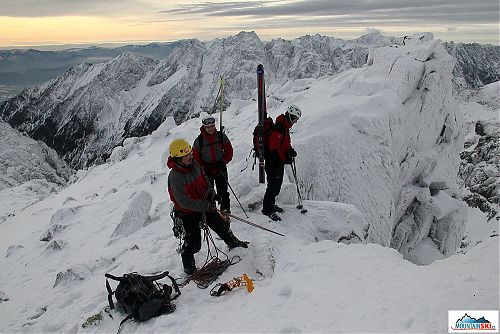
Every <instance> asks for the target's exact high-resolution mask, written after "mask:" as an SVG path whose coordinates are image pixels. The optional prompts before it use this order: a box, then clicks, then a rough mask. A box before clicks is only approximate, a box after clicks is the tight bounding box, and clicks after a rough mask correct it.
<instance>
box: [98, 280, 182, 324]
mask: <svg viewBox="0 0 500 334" xmlns="http://www.w3.org/2000/svg"><path fill="white" fill-rule="evenodd" d="M104 276H106V278H109V279H112V280H115V281H118V282H119V283H118V286H117V287H116V290H115V291H113V290H112V289H111V286H110V284H109V282H108V280H107V279H106V289H107V290H108V302H109V307H110V309H114V308H115V304H114V303H113V297H112V296H113V294H114V295H115V297H116V300H117V302H118V304H119V305H121V306H122V307H123V309H124V310H125V312H127V313H129V315H128V316H127V317H125V319H123V320H122V321H121V322H120V327H119V329H118V331H120V328H121V326H122V324H123V323H124V322H125V321H127V320H129V319H131V318H134V319H135V320H137V321H146V320H149V319H151V318H153V317H157V316H159V315H162V314H165V313H172V312H174V311H175V305H174V304H172V301H173V300H174V299H176V298H177V297H179V296H180V294H181V292H180V290H179V286H178V285H177V282H176V281H175V279H174V278H173V277H172V276H170V275H169V274H168V271H165V272H164V273H161V274H158V275H155V276H141V275H139V274H138V273H135V272H134V273H129V274H125V275H123V276H121V277H117V276H113V275H111V274H105V275H104ZM164 277H168V278H170V280H171V281H172V286H170V285H168V284H160V283H158V282H156V281H157V280H160V279H162V278H164ZM174 291H175V293H174V294H173V292H174Z"/></svg>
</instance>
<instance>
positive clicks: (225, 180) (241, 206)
mask: <svg viewBox="0 0 500 334" xmlns="http://www.w3.org/2000/svg"><path fill="white" fill-rule="evenodd" d="M220 175H221V176H222V178H223V179H224V182H226V184H227V186H228V187H229V189H231V192H232V193H233V196H234V198H236V201H238V204H239V205H240V208H241V210H243V212H244V213H245V216H247V218H250V217H248V215H247V212H246V211H245V209H243V205H241V203H240V200H239V199H238V196H236V194H235V193H234V190H233V187H231V185H230V184H229V181H228V180H227V179H226V176H225V175H224V173H220Z"/></svg>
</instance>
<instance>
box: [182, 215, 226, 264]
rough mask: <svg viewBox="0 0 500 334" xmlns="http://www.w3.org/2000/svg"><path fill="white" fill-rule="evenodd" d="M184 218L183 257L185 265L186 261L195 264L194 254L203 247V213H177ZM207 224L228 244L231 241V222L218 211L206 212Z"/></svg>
mask: <svg viewBox="0 0 500 334" xmlns="http://www.w3.org/2000/svg"><path fill="white" fill-rule="evenodd" d="M177 215H178V216H179V217H180V218H181V219H182V225H183V226H184V230H185V231H186V235H185V236H184V243H183V244H182V248H181V257H182V263H183V264H184V267H186V263H191V262H192V264H193V266H194V254H196V253H198V252H199V251H200V249H201V227H200V223H201V219H202V215H201V213H198V212H196V213H190V214H182V213H177ZM206 220H207V225H208V226H209V227H210V228H211V229H212V230H213V231H214V232H215V233H217V235H218V236H219V237H220V238H221V239H222V240H224V242H225V243H226V244H230V243H231V241H232V240H231V236H232V232H231V231H230V230H229V223H226V222H225V221H224V219H222V217H221V216H220V214H219V213H218V212H216V211H214V212H207V213H206Z"/></svg>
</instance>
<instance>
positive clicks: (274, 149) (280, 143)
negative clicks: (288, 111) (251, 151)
mask: <svg viewBox="0 0 500 334" xmlns="http://www.w3.org/2000/svg"><path fill="white" fill-rule="evenodd" d="M292 125H293V124H292V123H289V122H288V121H287V119H286V117H285V115H283V114H281V115H279V116H278V117H276V123H275V124H274V126H273V128H272V130H271V133H270V134H269V139H268V146H267V147H268V150H269V154H270V155H271V157H273V156H274V157H275V158H276V155H277V157H278V158H279V160H280V161H281V162H283V163H285V162H286V161H287V158H286V155H287V152H288V151H289V150H290V149H291V148H292V143H291V140H290V128H291V127H292Z"/></svg>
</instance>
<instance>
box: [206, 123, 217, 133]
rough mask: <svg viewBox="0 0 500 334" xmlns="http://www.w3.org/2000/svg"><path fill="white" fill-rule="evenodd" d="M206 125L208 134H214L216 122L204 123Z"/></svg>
mask: <svg viewBox="0 0 500 334" xmlns="http://www.w3.org/2000/svg"><path fill="white" fill-rule="evenodd" d="M204 127H205V131H206V132H207V133H208V134H210V135H211V134H213V133H214V132H215V124H211V125H204Z"/></svg>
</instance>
